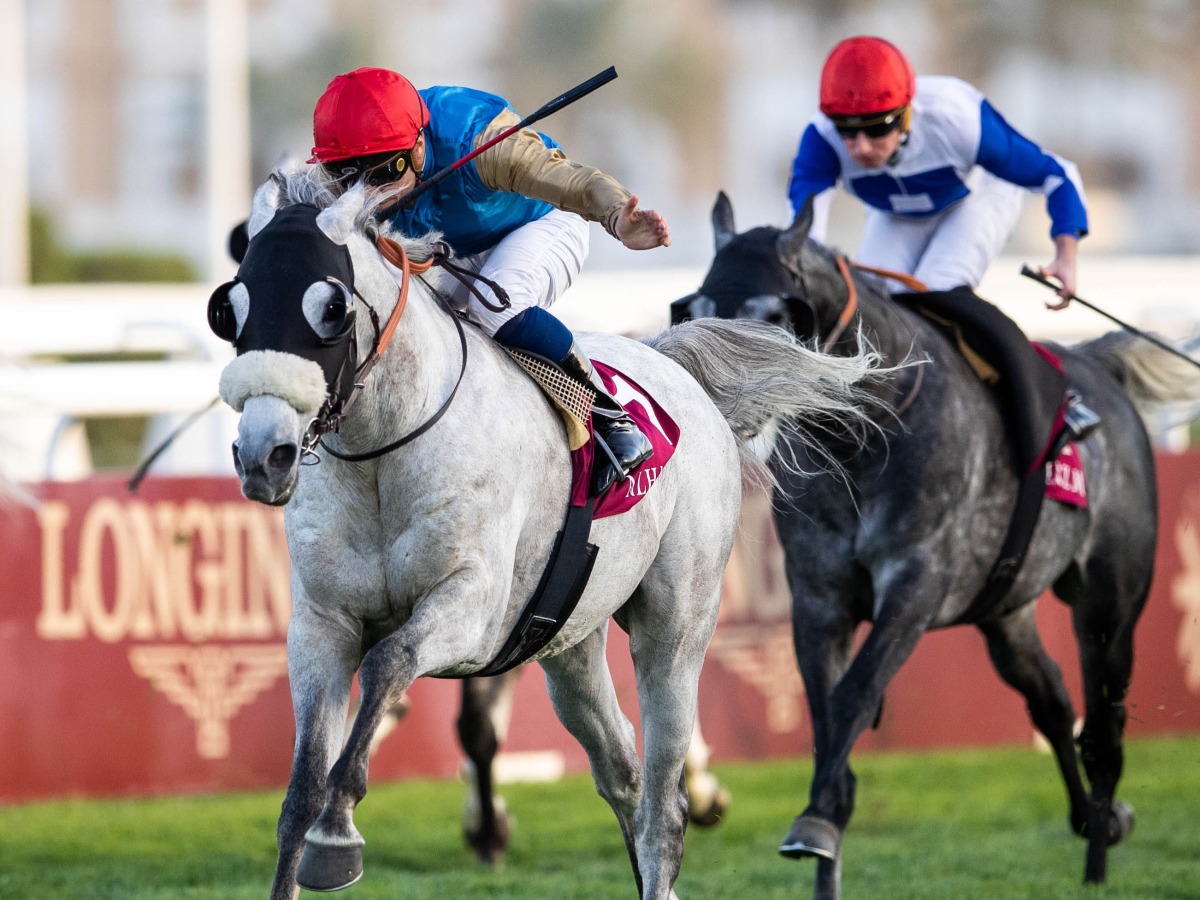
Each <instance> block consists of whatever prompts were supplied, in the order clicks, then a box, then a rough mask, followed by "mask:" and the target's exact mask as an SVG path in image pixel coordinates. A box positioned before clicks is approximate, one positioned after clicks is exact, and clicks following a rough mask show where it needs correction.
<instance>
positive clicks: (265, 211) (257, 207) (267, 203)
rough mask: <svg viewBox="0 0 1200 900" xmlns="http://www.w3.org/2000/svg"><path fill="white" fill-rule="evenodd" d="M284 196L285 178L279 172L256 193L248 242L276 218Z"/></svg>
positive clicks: (248, 225) (247, 237) (248, 231)
mask: <svg viewBox="0 0 1200 900" xmlns="http://www.w3.org/2000/svg"><path fill="white" fill-rule="evenodd" d="M282 196H283V177H282V176H281V175H280V174H279V173H278V172H272V173H271V177H270V178H268V179H267V180H266V181H264V182H263V183H262V184H261V185H259V188H258V190H257V191H255V192H254V201H253V202H252V203H251V204H250V219H249V221H248V222H247V223H246V240H247V241H249V239H250V238H252V237H254V236H255V235H256V234H258V233H259V232H260V231H262V230H263V228H264V227H265V226H266V224H267V223H268V222H270V221H271V219H273V218H274V217H275V210H277V209H279V201H280V198H282Z"/></svg>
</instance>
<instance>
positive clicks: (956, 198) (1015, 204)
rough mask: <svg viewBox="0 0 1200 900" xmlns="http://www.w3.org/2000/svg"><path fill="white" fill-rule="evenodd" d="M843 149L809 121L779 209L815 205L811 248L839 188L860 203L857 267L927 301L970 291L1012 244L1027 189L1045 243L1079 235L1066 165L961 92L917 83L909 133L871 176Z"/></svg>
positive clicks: (1072, 173)
mask: <svg viewBox="0 0 1200 900" xmlns="http://www.w3.org/2000/svg"><path fill="white" fill-rule="evenodd" d="M848 143H850V142H847V141H845V140H843V138H842V137H841V135H839V134H838V131H837V127H836V126H835V125H834V122H833V120H832V119H830V117H829V116H827V115H825V114H824V113H818V114H817V115H816V116H814V117H813V119H812V120H811V121H810V122H809V124H808V127H807V128H805V130H804V134H803V136H802V137H801V138H800V147H799V150H798V152H797V153H796V157H795V159H794V160H793V163H792V178H791V182H790V184H789V185H788V197H789V199H790V200H791V203H792V207H793V208H794V209H795V210H796V211H799V209H800V208H801V207H802V206H803V205H804V201H805V199H806V198H807V197H808V196H809V195H810V194H814V195H818V197H819V200H818V202H817V205H816V208H815V212H816V213H817V216H816V220H815V221H814V224H813V231H812V235H813V237H815V238H817V239H818V240H822V239H823V238H824V236H825V226H826V222H827V218H828V209H829V203H828V200H830V199H832V192H829V189H830V188H833V187H834V185H835V184H837V183H839V182H840V183H841V185H842V186H843V187H844V188H845V190H846V191H847V193H849V194H852V195H853V196H855V197H857V198H858V199H860V200H861V201H862V202H863V203H864V204H865V205H866V207H867V218H866V224H865V228H864V234H863V240H862V244H861V246H860V248H859V251H858V254H857V257H856V258H857V259H858V261H859V262H861V263H864V264H866V265H872V266H878V267H880V268H884V269H890V270H893V271H898V272H905V273H908V274H911V275H914V276H915V277H916V278H917V279H918V280H920V281H922V282H923V283H924V284H926V285H927V286H928V287H929V288H930V289H932V290H946V289H949V288H952V287H955V286H957V285H961V284H966V285H970V286H971V287H976V286H978V284H979V282H980V281H981V280H982V279H983V275H984V273H985V272H986V271H987V268H988V265H989V264H990V263H991V262H992V260H993V259H995V257H996V256H997V254H999V252H1000V251H1001V249H1003V247H1004V244H1005V242H1006V241H1007V240H1008V238H1009V236H1010V235H1011V234H1012V231H1013V228H1014V227H1015V226H1016V223H1017V219H1018V217H1019V215H1020V212H1021V204H1022V202H1023V201H1024V196H1025V190H1026V189H1027V190H1032V191H1037V192H1040V193H1043V194H1045V195H1046V209H1047V212H1048V213H1049V215H1050V236H1051V238H1053V239H1057V238H1058V237H1059V235H1067V236H1069V237H1070V238H1072V239H1075V240H1078V238H1080V237H1082V236H1083V235H1085V234H1087V230H1088V221H1087V209H1086V208H1085V206H1084V193H1083V186H1082V185H1081V184H1080V181H1079V172H1078V170H1077V169H1076V168H1075V165H1074V163H1072V162H1070V161H1068V160H1065V159H1062V158H1061V157H1059V156H1056V155H1054V154H1052V153H1047V152H1046V151H1044V150H1042V149H1041V148H1040V147H1039V146H1038V145H1037V144H1035V143H1034V142H1033V141H1031V140H1029V139H1028V138H1026V137H1025V136H1024V135H1022V134H1021V133H1020V132H1018V131H1017V130H1016V129H1014V128H1013V127H1012V126H1011V125H1009V124H1008V122H1006V121H1005V120H1004V118H1003V117H1002V116H1001V115H1000V113H998V112H997V111H996V110H995V108H994V107H993V106H992V105H991V104H990V103H989V102H988V101H987V99H986V98H985V97H984V96H983V94H982V93H980V92H979V91H978V90H977V89H975V88H974V87H972V86H971V85H969V84H967V83H966V82H965V81H960V80H959V79H957V78H951V77H947V76H937V75H926V76H919V77H917V78H916V92H915V94H914V95H913V97H912V101H911V125H910V127H909V130H908V131H907V132H906V134H905V136H904V137H903V139H902V141H901V143H900V146H899V148H898V149H897V150H896V151H895V154H894V158H890V159H888V161H887V162H886V163H885V164H884V165H883V166H882V167H881V168H867V167H866V166H864V165H862V164H861V163H859V162H858V161H856V159H855V158H854V156H853V155H852V154H851V152H850V149H849V148H848V147H847V144H848ZM826 192H829V193H826ZM821 195H824V196H821ZM1071 288H1072V291H1071V292H1072V293H1073V288H1074V283H1073V280H1072V284H1071Z"/></svg>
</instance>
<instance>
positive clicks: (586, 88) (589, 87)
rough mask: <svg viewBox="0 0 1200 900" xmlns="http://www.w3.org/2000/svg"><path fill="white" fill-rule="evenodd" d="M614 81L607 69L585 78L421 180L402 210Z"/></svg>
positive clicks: (614, 72) (611, 70) (614, 74)
mask: <svg viewBox="0 0 1200 900" xmlns="http://www.w3.org/2000/svg"><path fill="white" fill-rule="evenodd" d="M616 77H617V69H616V66H609V67H608V68H607V69H605V70H604V71H603V72H600V73H599V74H597V75H593V76H592V77H591V78H589V79H588V80H587V81H585V82H583V83H582V84H577V85H575V87H573V88H571V89H570V90H569V91H567V92H566V93H565V94H560V95H559V96H557V97H555V98H554V99H553V100H551V101H550V102H549V103H547V104H546V105H545V106H542V107H541V108H539V109H537V110H535V111H534V112H532V113H530V114H529V115H527V116H526V117H525V118H523V119H522V120H521V121H520V122H518V123H517V124H516V125H513V126H512V127H511V128H506V129H504V131H502V132H500V133H499V134H498V135H496V136H495V137H494V138H492V139H491V140H490V141H487V142H486V143H483V144H480V145H479V146H478V147H476V148H475V149H474V150H472V151H471V152H470V153H468V154H467V155H466V156H464V157H463V158H462V159H460V160H458V161H457V162H453V163H451V164H450V165H448V166H446V168H444V169H441V170H440V171H438V172H435V173H434V174H433V175H431V176H429V177H428V178H426V179H424V180H423V181H422V182H421V183H420V184H418V185H417V186H416V187H415V188H413V189H412V190H411V191H409V192H408V194H406V195H405V196H404V198H403V199H402V200H401V202H402V203H403V204H404V205H405V206H406V207H411V206H412V205H413V203H414V202H415V201H416V199H417V198H418V197H420V196H421V195H422V194H423V193H425V192H426V191H427V190H429V189H430V188H432V187H434V186H436V185H438V184H440V183H441V182H443V181H445V180H446V179H447V178H449V177H450V176H451V175H452V174H453V173H455V172H457V171H458V170H459V169H461V168H462V167H463V166H465V165H466V164H467V163H469V162H470V161H471V160H473V159H474V158H475V157H477V156H478V155H479V154H480V153H482V152H483V151H484V150H487V149H488V148H489V147H493V146H495V145H496V144H498V143H500V142H501V141H502V140H504V139H505V138H506V137H510V136H512V135H514V134H516V133H517V132H518V131H520V130H521V129H522V128H528V127H529V126H530V125H532V124H533V123H534V122H538V121H540V120H542V119H544V118H546V116H549V115H552V114H553V113H556V112H558V111H559V110H560V109H562V108H563V107H565V106H570V105H571V104H572V103H574V102H575V101H576V100H579V99H580V98H582V97H586V96H587V95H588V94H590V93H591V92H592V91H594V90H596V89H597V88H600V87H603V86H604V85H606V84H608V83H609V82H610V81H612V80H613V79H614V78H616Z"/></svg>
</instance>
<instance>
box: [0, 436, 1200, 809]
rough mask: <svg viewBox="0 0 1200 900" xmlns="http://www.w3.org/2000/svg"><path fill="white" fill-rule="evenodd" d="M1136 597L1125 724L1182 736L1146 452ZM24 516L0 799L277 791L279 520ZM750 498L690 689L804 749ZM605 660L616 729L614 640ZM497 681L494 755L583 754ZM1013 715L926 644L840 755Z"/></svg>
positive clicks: (12, 511)
mask: <svg viewBox="0 0 1200 900" xmlns="http://www.w3.org/2000/svg"><path fill="white" fill-rule="evenodd" d="M1159 476H1160V505H1161V528H1160V539H1159V546H1158V551H1157V559H1156V568H1157V574H1156V578H1155V584H1154V588H1153V590H1152V592H1151V596H1150V599H1149V602H1148V603H1147V604H1146V611H1145V614H1144V615H1143V617H1142V620H1141V621H1140V622H1139V625H1138V630H1137V634H1136V638H1137V650H1136V656H1137V662H1136V666H1135V670H1134V679H1133V687H1132V690H1131V694H1130V698H1129V712H1130V715H1129V725H1128V727H1129V730H1130V732H1131V733H1135V734H1136V733H1138V732H1152V731H1166V730H1181V729H1188V730H1200V649H1198V646H1200V644H1198V638H1197V635H1200V626H1198V624H1197V623H1198V621H1200V453H1191V454H1187V455H1182V456H1162V457H1160V458H1159ZM33 490H34V493H35V494H36V495H37V496H36V499H37V503H36V504H35V505H34V506H32V507H25V506H11V505H10V506H6V507H5V506H0V535H3V538H2V540H0V803H4V802H11V801H14V800H24V799H35V798H39V797H49V796H63V795H104V794H140V793H161V792H178V791H192V790H227V789H234V788H242V787H265V786H274V785H281V784H283V783H284V782H286V779H287V774H288V768H289V765H290V761H291V752H292V741H293V735H294V722H293V720H292V713H291V702H290V697H289V692H288V683H287V658H286V650H285V642H286V634H287V623H288V617H289V614H290V592H289V585H288V578H289V564H288V555H287V548H286V542H285V539H284V533H283V519H282V515H281V514H280V513H279V511H277V510H271V509H268V508H266V507H262V506H258V505H255V504H251V503H248V502H247V501H245V500H243V499H242V498H241V496H240V494H239V492H238V489H237V484H236V482H235V481H234V480H233V479H232V478H182V479H181V478H175V479H151V480H149V481H147V482H145V483H144V484H143V486H142V489H141V492H140V493H139V494H138V495H137V496H136V497H133V496H130V495H129V494H128V493H127V491H126V490H125V486H124V483H123V482H121V481H120V480H117V479H90V480H87V481H83V482H77V483H70V484H68V483H55V484H45V485H39V486H36V487H35V488H34V489H33ZM782 565H783V561H782V551H781V550H780V549H779V546H778V542H777V541H776V540H775V538H774V532H773V526H772V524H771V519H770V510H769V504H768V502H767V500H766V499H765V498H763V497H761V496H758V497H751V498H749V500H748V502H747V505H746V507H745V509H744V511H743V516H742V525H741V528H740V530H739V534H738V538H737V543H736V545H735V549H734V555H733V557H732V559H731V562H730V566H729V568H728V570H727V572H726V577H725V584H724V590H723V594H722V606H721V616H720V620H719V623H718V627H717V633H716V636H715V638H714V640H713V643H712V647H711V649H710V652H709V655H708V661H707V663H706V665H705V670H704V674H703V676H702V680H701V692H700V701H701V720H702V723H703V728H704V733H705V737H706V739H707V740H708V743H709V744H710V745H712V748H713V754H714V759H735V758H755V757H762V756H779V755H785V754H786V755H795V754H803V753H806V752H808V750H809V749H810V747H811V739H810V735H811V732H810V726H809V722H808V712H807V705H806V701H805V696H804V685H803V683H802V682H801V680H800V677H799V675H798V674H797V670H796V663H795V658H794V653H793V651H792V647H791V643H792V641H791V625H790V597H789V595H788V591H787V585H786V582H785V579H784V575H783V568H782ZM1038 619H1039V627H1040V629H1041V631H1042V636H1043V642H1044V643H1045V645H1046V647H1047V650H1048V652H1050V653H1051V654H1052V655H1053V656H1054V657H1055V658H1056V659H1057V660H1058V661H1059V664H1060V666H1061V667H1062V669H1063V672H1064V675H1065V677H1066V679H1067V682H1068V688H1069V689H1070V690H1071V692H1072V696H1073V697H1074V698H1075V704H1076V707H1077V709H1078V708H1079V706H1080V691H1079V677H1078V668H1079V667H1078V657H1077V650H1076V649H1075V644H1074V637H1073V635H1072V633H1071V625H1070V612H1069V610H1067V609H1066V608H1065V607H1064V606H1063V605H1062V604H1061V603H1059V602H1058V601H1057V600H1054V599H1053V598H1050V597H1046V598H1043V599H1042V601H1040V604H1039V612H1038ZM609 644H610V653H609V660H610V664H611V665H612V667H613V677H614V683H615V685H616V688H617V693H618V696H619V697H620V698H621V699H622V703H623V705H625V706H626V712H627V713H628V714H629V715H630V716H631V718H633V720H634V721H635V722H636V721H637V719H636V696H637V687H636V683H635V681H634V678H633V674H632V669H631V666H630V663H629V654H628V650H627V645H626V644H625V643H624V636H623V634H621V633H620V631H619V629H615V628H614V629H611V631H610V642H609ZM528 676H529V677H526V678H523V679H522V681H521V685H520V687H519V689H518V696H517V701H516V707H515V710H514V717H513V722H512V726H511V728H510V729H509V736H508V739H507V741H506V746H505V749H506V750H508V751H515V752H518V753H521V752H537V753H544V752H546V751H553V752H557V753H560V754H562V756H563V758H564V759H565V760H566V761H567V764H568V765H569V766H570V767H571V768H574V769H582V768H583V767H584V766H585V764H586V759H585V757H584V756H583V753H582V750H580V748H579V747H578V745H577V744H575V743H574V742H573V741H572V740H571V739H570V738H569V736H567V735H566V732H565V731H564V730H563V729H562V728H561V727H559V726H558V725H557V723H556V721H555V719H554V715H553V712H552V709H551V707H550V704H549V701H548V699H547V698H546V692H545V688H544V686H543V684H542V679H541V678H540V677H539V675H538V674H537V673H536V672H533V671H531V672H529V673H528ZM457 692H458V687H457V685H455V684H454V683H451V682H445V681H438V680H431V679H422V680H421V681H419V682H418V683H417V685H415V686H414V688H413V690H412V700H413V703H412V709H411V712H410V713H409V717H408V719H407V720H406V721H405V722H404V723H402V725H401V728H402V729H403V730H404V738H403V740H398V741H391V742H387V741H385V742H384V743H383V744H382V746H381V749H380V751H379V754H378V755H377V756H376V757H375V758H373V759H372V763H371V765H372V774H373V776H374V777H382V778H388V777H405V776H410V775H425V776H449V775H452V774H453V773H454V772H455V771H456V770H457V767H458V761H459V753H458V751H457V749H456V748H455V747H454V738H453V734H454V725H453V722H454V717H455V714H456V713H457V708H458V702H457ZM1031 736H1032V732H1031V729H1030V726H1029V721H1028V717H1027V716H1026V714H1025V710H1024V708H1023V704H1022V703H1021V701H1020V700H1019V698H1018V697H1017V695H1016V694H1015V693H1013V692H1012V691H1011V690H1009V689H1008V688H1007V687H1005V686H1004V685H1003V683H1001V681H1000V679H999V678H998V677H997V676H996V675H995V673H994V672H993V670H992V668H991V665H990V663H989V662H988V661H987V654H986V652H985V650H984V648H983V645H982V642H981V641H980V639H979V637H978V634H977V633H976V632H975V631H974V630H973V629H969V628H955V629H949V630H947V631H944V632H938V633H935V634H931V635H928V636H927V637H925V638H924V639H923V640H922V642H921V645H920V646H919V648H918V650H917V652H916V653H915V654H914V655H913V657H912V658H911V659H910V660H909V662H908V663H906V664H905V666H904V668H903V669H902V670H901V671H900V673H899V675H898V676H897V677H896V679H895V680H894V681H893V683H892V685H891V687H890V688H889V691H888V697H887V702H886V703H885V704H884V708H883V716H882V719H881V722H880V726H879V728H878V729H876V730H874V731H871V732H868V733H867V734H866V735H864V736H863V738H862V739H860V742H859V745H858V749H860V750H869V749H872V748H880V747H889V748H890V747H910V748H911V747H931V746H944V745H947V744H960V745H961V744H979V743H1013V742H1022V743H1023V742H1025V741H1028V740H1029V739H1030V738H1031Z"/></svg>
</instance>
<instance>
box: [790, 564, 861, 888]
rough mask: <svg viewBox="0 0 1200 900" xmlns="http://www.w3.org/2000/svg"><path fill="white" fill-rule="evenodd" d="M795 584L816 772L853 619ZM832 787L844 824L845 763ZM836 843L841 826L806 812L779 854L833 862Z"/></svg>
mask: <svg viewBox="0 0 1200 900" xmlns="http://www.w3.org/2000/svg"><path fill="white" fill-rule="evenodd" d="M794 584H796V585H798V586H794V587H793V595H794V596H795V597H796V600H795V601H794V605H793V611H792V628H793V630H792V641H793V645H794V647H795V651H796V659H797V661H798V662H799V664H800V674H801V676H802V677H803V679H804V692H805V696H806V697H807V701H808V711H809V717H810V720H811V722H812V730H813V760H814V765H815V770H814V771H817V770H822V769H823V768H824V767H825V765H826V760H828V759H829V754H830V746H831V741H832V739H833V711H832V709H831V706H830V701H831V698H832V695H833V689H834V687H836V685H837V684H838V682H840V681H841V679H842V677H843V676H844V675H845V672H846V669H847V668H848V667H849V661H850V649H851V640H852V638H853V635H854V626H855V622H854V620H853V619H852V618H851V617H850V615H849V613H848V611H846V610H845V609H842V608H839V604H838V603H837V602H836V599H835V598H829V597H822V596H814V595H810V594H809V592H808V591H807V590H806V589H805V587H804V586H803V585H799V584H798V583H796V582H794ZM835 787H836V791H837V803H836V804H835V806H834V808H833V809H832V810H831V811H830V815H831V816H832V817H833V818H834V819H835V820H838V821H841V822H842V823H843V825H844V823H845V821H847V820H849V818H850V811H851V810H853V808H854V773H853V772H851V771H850V769H849V767H848V766H847V768H846V770H845V772H844V773H843V775H842V779H841V780H840V781H839V782H838V783H837V784H836V785H835ZM840 844H841V828H840V826H838V825H835V824H833V822H831V821H829V820H826V819H821V818H818V817H816V816H811V815H808V811H807V810H806V811H805V812H804V813H802V814H801V815H799V816H797V817H796V819H795V820H794V821H793V822H792V827H791V829H790V830H789V832H788V834H787V836H786V837H785V838H784V840H783V842H782V843H781V844H780V847H779V852H780V854H782V855H783V856H786V857H789V858H791V859H804V858H807V857H816V858H817V859H818V860H826V861H833V860H836V859H837V857H838V850H839V846H840ZM817 871H818V882H821V881H825V882H828V880H829V879H828V877H823V875H822V873H825V875H826V876H827V875H828V873H829V872H831V871H832V869H831V868H830V867H829V866H825V865H820V866H818V870H817ZM827 896H828V895H827ZM832 896H836V893H835V894H833V895H832Z"/></svg>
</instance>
